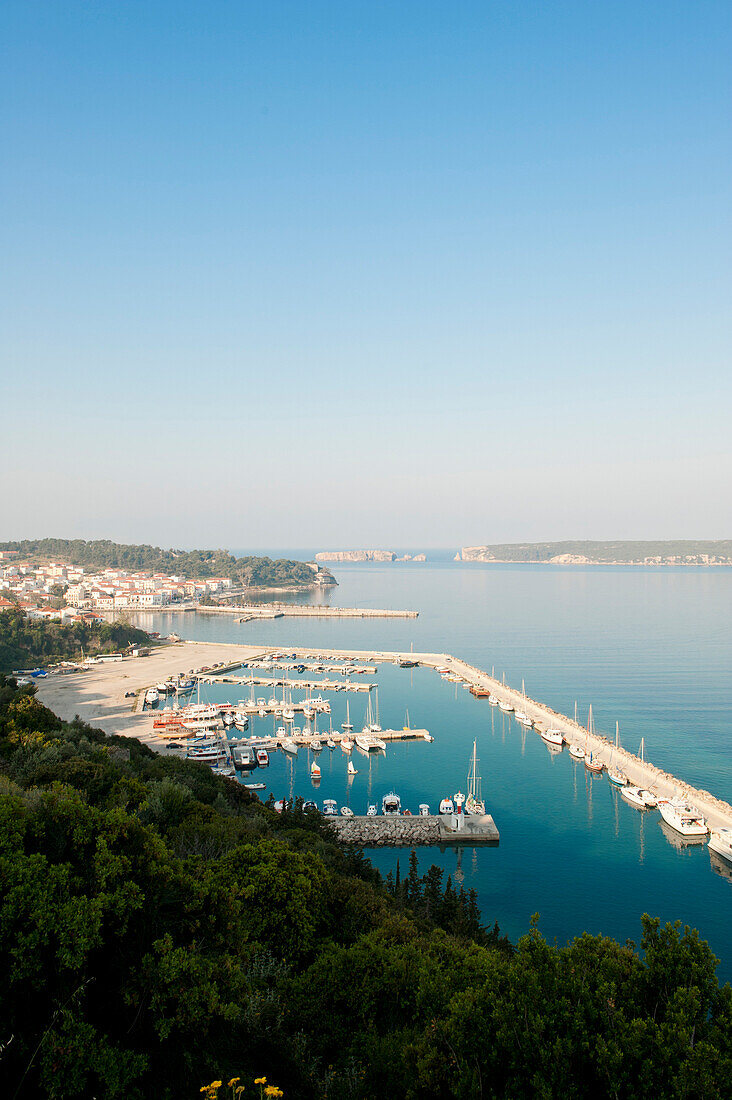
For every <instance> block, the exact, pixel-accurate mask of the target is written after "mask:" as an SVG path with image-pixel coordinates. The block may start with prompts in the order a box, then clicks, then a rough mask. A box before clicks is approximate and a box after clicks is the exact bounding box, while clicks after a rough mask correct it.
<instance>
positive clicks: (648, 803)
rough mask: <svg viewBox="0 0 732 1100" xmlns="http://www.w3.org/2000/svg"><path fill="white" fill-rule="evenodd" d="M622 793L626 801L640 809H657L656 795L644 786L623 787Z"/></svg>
mask: <svg viewBox="0 0 732 1100" xmlns="http://www.w3.org/2000/svg"><path fill="white" fill-rule="evenodd" d="M620 794H621V797H622V798H624V799H625V801H626V802H629V803H630V805H631V806H635V807H636V809H638V810H655V808H656V806H657V805H658V801H657V799H656V796H655V795H654V794H652V793H651V792H650V791H647V790H645V789H644V788H643V787H629V786H626V787H622V788H621V790H620Z"/></svg>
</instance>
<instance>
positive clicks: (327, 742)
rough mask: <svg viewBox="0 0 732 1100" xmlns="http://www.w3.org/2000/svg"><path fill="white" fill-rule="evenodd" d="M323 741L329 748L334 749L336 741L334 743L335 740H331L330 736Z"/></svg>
mask: <svg viewBox="0 0 732 1100" xmlns="http://www.w3.org/2000/svg"><path fill="white" fill-rule="evenodd" d="M325 743H326V745H327V746H328V748H329V749H334V748H335V746H336V743H335V741H334V740H333V738H332V737H329V738H328V740H327V741H326V742H325Z"/></svg>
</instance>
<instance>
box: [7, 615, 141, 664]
mask: <svg viewBox="0 0 732 1100" xmlns="http://www.w3.org/2000/svg"><path fill="white" fill-rule="evenodd" d="M149 642H150V635H149V634H146V633H145V631H144V630H138V629H137V628H136V627H134V626H129V625H128V624H127V623H108V622H103V621H101V620H99V621H96V622H91V623H61V622H45V620H43V619H27V618H26V617H25V615H24V613H23V612H22V611H20V610H18V611H15V610H11V611H0V672H9V671H11V670H12V669H14V668H32V667H35V666H36V665H43V664H50V663H52V662H53V661H78V660H81V657H82V650H83V654H84V655H85V656H87V657H92V656H94V655H95V654H97V653H118V652H119V651H120V650H123V649H126V648H127V647H128V646H130V645H144V644H146V643H149Z"/></svg>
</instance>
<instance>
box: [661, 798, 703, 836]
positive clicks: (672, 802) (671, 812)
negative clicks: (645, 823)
mask: <svg viewBox="0 0 732 1100" xmlns="http://www.w3.org/2000/svg"><path fill="white" fill-rule="evenodd" d="M658 808H659V810H660V811H661V817H662V818H663V820H664V821H665V822H666V824H667V825H670V826H671V828H672V829H675V830H676V832H677V833H681V835H682V836H706V835H707V833H708V832H709V827H708V825H707V823H706V821H705V820H704V818H703V817H702V815H701V814H700V813H699V811H698V810H696V809H694V807H693V806H692V805H690V804H689V803H688V802H685V801H684V800H683V799H681V798H677V799H670V798H659V800H658Z"/></svg>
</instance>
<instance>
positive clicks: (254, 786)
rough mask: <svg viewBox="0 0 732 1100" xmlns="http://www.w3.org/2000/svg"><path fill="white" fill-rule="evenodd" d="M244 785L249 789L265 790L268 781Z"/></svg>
mask: <svg viewBox="0 0 732 1100" xmlns="http://www.w3.org/2000/svg"><path fill="white" fill-rule="evenodd" d="M244 786H245V787H246V789H247V790H248V791H263V790H264V788H265V787H266V786H267V784H266V783H245V784H244Z"/></svg>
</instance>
